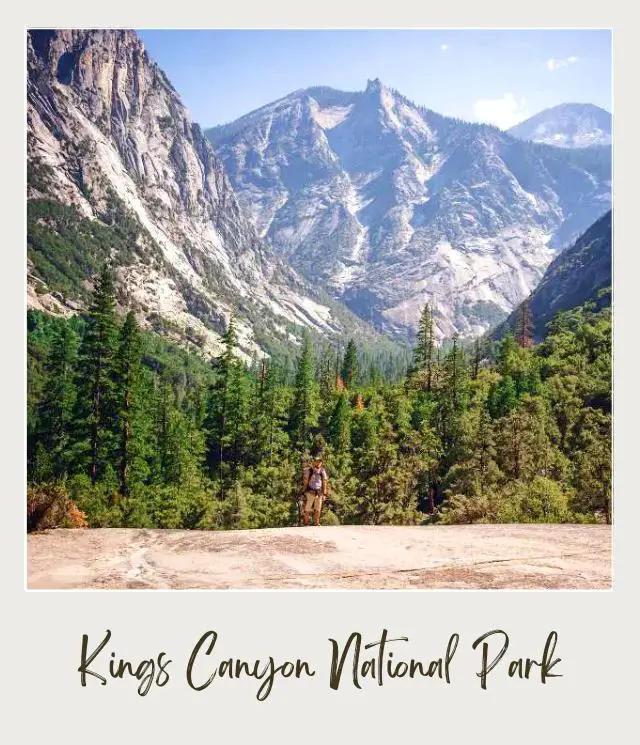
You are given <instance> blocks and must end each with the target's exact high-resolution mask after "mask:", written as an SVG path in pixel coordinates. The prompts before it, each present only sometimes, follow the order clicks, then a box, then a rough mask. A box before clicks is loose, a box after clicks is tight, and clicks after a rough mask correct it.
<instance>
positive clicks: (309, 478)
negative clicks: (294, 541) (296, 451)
mask: <svg viewBox="0 0 640 745" xmlns="http://www.w3.org/2000/svg"><path fill="white" fill-rule="evenodd" d="M326 498H327V472H326V471H325V470H324V466H323V464H322V458H321V457H320V456H316V457H315V458H314V459H313V465H311V466H309V467H308V468H305V471H304V504H303V508H302V522H303V523H304V525H309V513H310V512H311V510H312V509H313V522H314V524H315V525H320V511H321V510H322V503H323V502H324V500H325V499H326Z"/></svg>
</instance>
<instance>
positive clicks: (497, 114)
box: [473, 93, 529, 129]
mask: <svg viewBox="0 0 640 745" xmlns="http://www.w3.org/2000/svg"><path fill="white" fill-rule="evenodd" d="M473 114H474V117H475V119H476V120H477V121H479V122H485V123H487V124H495V125H496V126H497V127H500V129H509V127H513V126H514V125H516V124H519V123H520V122H522V121H524V120H525V119H527V118H528V116H529V113H528V110H527V100H526V98H516V97H515V96H514V95H513V93H505V94H504V95H503V96H502V98H483V99H481V100H480V101H476V102H475V103H474V104H473Z"/></svg>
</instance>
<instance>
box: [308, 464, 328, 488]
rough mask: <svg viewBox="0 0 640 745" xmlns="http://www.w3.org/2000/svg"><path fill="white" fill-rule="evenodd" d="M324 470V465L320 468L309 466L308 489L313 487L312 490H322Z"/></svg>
mask: <svg viewBox="0 0 640 745" xmlns="http://www.w3.org/2000/svg"><path fill="white" fill-rule="evenodd" d="M323 471H324V466H321V467H320V468H319V469H316V468H314V467H313V466H309V468H308V469H307V473H308V474H309V481H308V486H307V488H308V489H311V491H320V489H322V483H323V481H324V476H323Z"/></svg>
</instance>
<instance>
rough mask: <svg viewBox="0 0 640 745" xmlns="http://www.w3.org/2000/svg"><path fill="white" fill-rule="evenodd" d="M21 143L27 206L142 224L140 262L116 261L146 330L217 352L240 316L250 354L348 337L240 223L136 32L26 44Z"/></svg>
mask: <svg viewBox="0 0 640 745" xmlns="http://www.w3.org/2000/svg"><path fill="white" fill-rule="evenodd" d="M27 130H28V165H29V187H28V197H29V198H30V199H32V200H37V199H42V198H47V199H54V200H56V201H58V202H61V203H63V204H65V205H72V206H74V207H75V208H76V209H77V210H78V211H79V212H80V213H81V214H82V215H83V216H84V217H85V218H87V219H88V220H92V221H100V222H101V223H104V224H105V225H110V224H112V223H113V221H114V219H115V216H117V215H119V216H120V217H122V215H124V216H125V218H126V219H127V220H128V221H129V222H128V224H134V225H135V228H134V233H135V235H136V238H135V244H134V245H132V246H131V247H130V248H131V249H132V251H133V254H134V255H133V257H131V256H129V258H128V259H127V261H126V262H125V261H124V260H122V258H121V257H119V256H118V257H114V259H115V263H116V265H117V266H118V280H119V291H120V295H121V301H122V303H123V304H124V305H127V306H129V307H133V308H135V309H137V310H138V311H139V313H140V316H141V318H142V319H143V320H144V319H148V318H149V317H151V316H153V317H160V318H162V319H166V320H167V321H168V322H169V323H170V324H172V326H173V327H177V328H179V329H182V330H184V329H186V328H190V329H191V330H193V331H195V333H196V334H198V335H200V336H201V338H203V339H204V344H205V346H206V347H208V348H210V350H211V351H216V350H217V349H219V333H220V332H221V331H222V330H223V329H224V327H225V325H226V323H227V321H228V319H229V317H230V315H231V314H232V313H234V314H235V316H236V318H237V320H238V323H239V337H240V344H241V347H242V348H243V349H244V350H245V352H247V353H250V352H251V351H252V350H255V349H256V348H257V347H260V346H264V344H263V340H265V339H266V340H269V339H272V338H278V339H283V340H290V338H291V337H290V332H291V330H292V329H293V330H294V335H295V334H297V333H298V332H297V331H296V328H298V330H299V329H300V328H302V327H308V328H311V329H313V330H315V331H317V332H318V333H321V334H325V335H328V336H335V335H340V334H341V333H342V332H343V330H344V329H343V326H344V324H343V322H342V321H341V320H338V318H337V317H336V314H335V313H334V311H333V309H332V308H331V307H329V306H330V304H326V303H324V302H323V301H322V299H321V298H319V296H318V294H317V293H315V290H314V289H313V288H312V287H310V286H309V285H308V283H306V282H304V281H303V280H302V279H301V278H300V277H299V276H298V275H297V274H296V273H295V272H294V271H293V270H292V269H291V268H290V267H289V266H288V265H286V263H285V262H283V261H282V260H281V259H280V258H279V257H277V256H276V255H275V253H274V252H273V251H272V249H271V248H270V247H269V246H268V245H266V244H265V243H264V242H263V241H262V240H261V239H260V238H259V236H258V235H257V233H256V230H255V228H254V227H253V225H252V224H251V222H250V221H249V220H247V219H246V218H245V216H244V215H243V213H242V210H241V208H240V205H239V203H238V200H237V199H236V196H235V194H234V192H233V189H232V187H231V185H230V183H229V180H228V178H227V176H226V174H225V171H224V168H223V165H222V163H221V162H220V160H219V159H218V158H217V157H216V156H215V155H214V153H213V150H212V148H211V145H210V144H209V142H208V141H207V139H206V138H205V137H204V135H203V133H202V131H201V129H200V127H199V126H198V125H197V124H194V123H193V122H192V121H191V119H190V117H189V115H188V113H187V111H186V110H185V108H184V106H183V104H182V102H181V101H180V98H179V96H178V94H177V93H176V91H175V90H174V89H173V87H172V86H171V84H170V82H169V81H168V79H167V78H166V76H165V75H164V73H163V72H162V71H161V70H160V68H159V67H158V66H157V65H156V64H155V63H154V62H153V61H152V60H151V59H150V58H149V56H148V54H147V53H146V51H145V49H144V47H143V44H142V42H141V40H140V39H139V38H138V37H137V35H136V34H135V33H133V32H130V31H118V30H106V31H79V30H69V31H65V30H63V31H30V32H29V40H28V113H27ZM41 222H42V221H41ZM51 227H52V229H55V228H56V225H55V221H53V222H51ZM49 258H50V257H49ZM62 271H64V269H62ZM35 274H37V271H36V272H35ZM34 279H37V277H35V278H34ZM39 294H40V297H42V291H40V293H39ZM31 295H34V293H31ZM34 305H37V299H36V298H35V295H34ZM338 315H340V313H338ZM346 315H348V314H346ZM343 316H344V314H343ZM356 325H357V324H356ZM360 328H361V330H362V328H363V324H360Z"/></svg>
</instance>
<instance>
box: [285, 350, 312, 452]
mask: <svg viewBox="0 0 640 745" xmlns="http://www.w3.org/2000/svg"><path fill="white" fill-rule="evenodd" d="M314 383H315V381H314V374H313V348H312V345H311V338H310V337H309V335H307V336H305V340H304V344H303V346H302V353H301V355H300V358H299V360H298V369H297V371H296V379H295V385H294V393H293V402H292V405H291V410H290V414H289V427H290V431H291V439H292V442H293V444H294V445H295V446H296V447H297V448H298V449H299V450H300V451H302V452H304V451H306V450H308V449H309V447H310V445H311V438H312V428H313V427H314V426H315V424H316V420H317V406H316V392H315V389H314Z"/></svg>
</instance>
